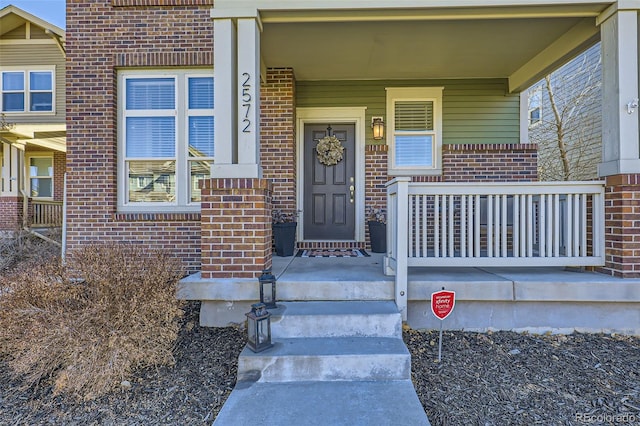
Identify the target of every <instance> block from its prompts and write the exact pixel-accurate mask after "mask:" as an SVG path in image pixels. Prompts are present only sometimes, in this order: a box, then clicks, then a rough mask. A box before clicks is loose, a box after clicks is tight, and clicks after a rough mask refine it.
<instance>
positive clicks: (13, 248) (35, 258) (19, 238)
mask: <svg viewBox="0 0 640 426" xmlns="http://www.w3.org/2000/svg"><path fill="white" fill-rule="evenodd" d="M48 236H49V238H51V239H53V240H55V241H60V240H61V235H60V231H59V230H56V231H52V232H51V233H50V234H49V235H48ZM55 257H60V249H59V248H58V247H56V246H54V245H53V244H51V243H48V242H47V241H44V240H42V239H41V238H38V237H36V236H34V235H31V234H29V233H28V232H26V231H24V230H20V229H19V230H16V231H15V232H13V233H12V236H10V237H4V238H0V276H1V275H8V274H10V273H12V272H13V270H14V269H15V268H16V267H21V266H22V267H24V266H27V268H28V267H31V266H32V265H34V264H42V263H47V262H49V261H51V260H52V259H54V258H55Z"/></svg>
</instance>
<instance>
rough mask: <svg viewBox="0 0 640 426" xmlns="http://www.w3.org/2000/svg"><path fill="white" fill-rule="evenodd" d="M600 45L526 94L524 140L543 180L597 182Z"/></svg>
mask: <svg viewBox="0 0 640 426" xmlns="http://www.w3.org/2000/svg"><path fill="white" fill-rule="evenodd" d="M601 64H602V62H601V59H600V43H598V44H596V45H594V46H592V47H590V48H589V49H588V50H587V51H585V52H584V53H581V54H580V55H578V56H577V57H576V58H575V59H573V60H571V62H569V63H567V64H566V65H563V66H562V67H561V68H560V69H558V70H556V71H554V72H553V73H551V74H550V75H549V79H548V82H547V80H546V79H543V80H540V81H539V82H537V83H536V84H534V85H533V86H531V87H530V88H529V90H528V91H527V94H528V98H529V108H528V116H527V124H528V126H529V141H530V142H532V143H535V144H537V145H538V177H539V179H540V180H543V181H554V180H589V179H595V178H597V177H598V168H597V166H598V163H599V162H600V159H601V157H602V87H601V85H602V67H601Z"/></svg>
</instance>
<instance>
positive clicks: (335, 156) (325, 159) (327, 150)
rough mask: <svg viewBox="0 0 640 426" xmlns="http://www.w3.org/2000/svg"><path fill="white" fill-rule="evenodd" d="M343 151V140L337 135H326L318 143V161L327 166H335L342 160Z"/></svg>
mask: <svg viewBox="0 0 640 426" xmlns="http://www.w3.org/2000/svg"><path fill="white" fill-rule="evenodd" d="M343 151H344V146H342V142H340V140H338V138H336V137H335V136H325V137H324V138H322V139H320V140H318V144H317V145H316V153H317V154H318V161H319V162H320V163H321V164H324V165H325V166H335V165H336V164H338V163H339V162H340V161H342V153H343Z"/></svg>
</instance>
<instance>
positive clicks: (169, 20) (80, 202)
mask: <svg viewBox="0 0 640 426" xmlns="http://www.w3.org/2000/svg"><path fill="white" fill-rule="evenodd" d="M211 5H212V1H211V0H206V1H205V0H94V1H92V2H91V4H90V5H89V4H88V3H86V2H76V1H69V2H67V22H68V26H67V30H66V36H67V64H68V65H67V159H68V165H69V167H68V174H67V182H68V186H67V203H68V208H67V247H68V250H69V251H70V252H71V253H72V252H73V250H75V249H77V248H78V247H79V246H80V245H81V244H85V243H88V242H100V243H104V242H110V241H111V242H116V241H118V242H129V243H134V244H141V245H144V246H146V247H149V248H165V249H169V250H170V251H171V252H172V253H173V254H174V255H175V256H177V257H179V258H181V259H182V260H183V263H184V266H185V267H186V269H187V270H188V271H195V270H198V269H199V268H200V214H187V215H185V214H169V213H167V214H138V215H130V214H119V213H117V211H116V210H117V198H116V197H117V192H116V191H117V188H116V169H117V161H116V160H117V127H116V114H117V99H116V93H117V91H116V67H129V68H136V67H169V66H181V67H190V66H193V67H196V66H197V67H206V68H211V67H212V66H213V25H212V22H211V18H210V16H209V15H210V11H211ZM167 6H177V7H171V8H168V7H167Z"/></svg>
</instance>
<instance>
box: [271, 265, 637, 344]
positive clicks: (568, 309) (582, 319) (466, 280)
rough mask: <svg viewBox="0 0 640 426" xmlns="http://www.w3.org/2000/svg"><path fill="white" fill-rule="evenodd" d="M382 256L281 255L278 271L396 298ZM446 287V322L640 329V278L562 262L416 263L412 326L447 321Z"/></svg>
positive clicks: (314, 283)
mask: <svg viewBox="0 0 640 426" xmlns="http://www.w3.org/2000/svg"><path fill="white" fill-rule="evenodd" d="M383 258H384V254H378V253H370V257H359V258H302V257H287V258H282V257H277V256H274V258H273V271H274V274H275V275H276V276H277V277H278V285H281V286H283V287H284V288H292V287H293V286H294V283H298V284H297V286H296V287H302V288H304V289H305V290H304V291H306V292H308V291H310V289H316V290H317V291H318V292H320V293H321V292H322V288H323V287H325V286H331V284H332V283H333V284H334V287H333V288H335V286H341V287H344V286H346V287H347V288H349V289H351V290H352V291H353V289H354V288H355V289H357V288H361V287H362V286H364V288H368V289H369V290H368V293H367V294H372V293H374V292H375V291H376V290H379V293H380V292H381V294H378V296H377V297H380V298H384V297H385V296H384V294H386V295H387V296H386V297H389V298H391V299H393V286H394V277H393V276H386V275H384V274H383V267H382V265H383ZM300 283H304V284H303V285H301V284H300ZM296 287H293V288H296ZM443 287H444V288H446V289H447V290H453V291H455V292H456V309H455V311H454V313H453V314H452V315H451V316H450V317H449V318H447V320H445V323H444V327H445V328H446V329H457V330H469V331H487V330H494V329H495V330H515V331H529V332H534V333H544V332H554V333H556V332H558V333H571V332H574V331H581V332H619V333H624V334H634V335H638V334H640V279H622V278H616V277H612V276H608V275H604V274H601V273H597V272H591V271H584V270H580V269H573V268H563V267H496V268H476V267H468V268H459V267H456V268H447V267H433V268H428V267H420V268H418V267H416V268H409V282H408V301H409V306H408V318H407V323H408V324H409V325H411V326H412V327H414V328H438V327H439V326H440V322H439V320H437V319H436V318H435V317H434V316H433V314H432V313H431V308H430V298H431V293H433V292H435V291H438V290H441V289H442V288H443ZM356 293H358V292H357V291H356ZM359 293H363V291H360V292H359ZM356 297H357V295H356Z"/></svg>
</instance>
